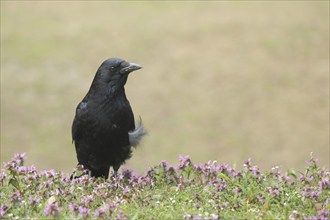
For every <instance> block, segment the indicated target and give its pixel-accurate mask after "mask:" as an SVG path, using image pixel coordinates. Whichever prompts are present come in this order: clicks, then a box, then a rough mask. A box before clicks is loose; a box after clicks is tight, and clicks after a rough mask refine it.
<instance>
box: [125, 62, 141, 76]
mask: <svg viewBox="0 0 330 220" xmlns="http://www.w3.org/2000/svg"><path fill="white" fill-rule="evenodd" d="M141 68H142V66H140V65H139V64H136V63H128V66H126V67H124V68H122V69H121V70H120V74H129V73H130V72H133V71H135V70H139V69H141Z"/></svg>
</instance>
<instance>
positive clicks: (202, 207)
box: [0, 154, 330, 219]
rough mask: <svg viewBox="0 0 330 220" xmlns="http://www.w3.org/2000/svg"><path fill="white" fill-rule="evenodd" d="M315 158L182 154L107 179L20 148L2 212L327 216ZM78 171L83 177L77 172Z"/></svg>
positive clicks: (325, 187)
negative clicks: (61, 168) (61, 167)
mask: <svg viewBox="0 0 330 220" xmlns="http://www.w3.org/2000/svg"><path fill="white" fill-rule="evenodd" d="M316 161H317V160H316V159H315V158H313V157H311V159H310V160H309V161H308V165H307V166H306V169H305V171H304V173H299V172H296V171H294V170H290V171H287V172H283V171H281V170H279V169H278V168H276V167H274V168H272V169H271V170H270V171H267V172H264V173H262V172H260V170H259V168H258V167H257V166H256V165H254V164H252V162H251V160H250V159H249V160H247V161H245V162H244V168H243V169H242V170H238V169H235V168H233V167H231V166H229V165H228V164H219V163H217V162H216V161H213V162H212V161H209V162H207V163H204V164H194V163H193V162H192V161H191V160H190V158H189V157H188V156H186V157H182V156H180V161H179V164H178V165H177V166H174V167H173V166H171V165H170V164H168V162H166V161H163V162H162V163H160V164H159V165H158V166H155V167H154V168H151V169H149V171H148V173H147V174H146V175H145V176H140V175H137V174H135V173H134V172H132V171H131V170H124V171H123V173H122V174H120V175H119V176H118V177H117V178H110V180H104V179H101V178H99V179H94V178H89V177H88V176H87V175H82V174H83V173H82V172H81V171H79V170H77V171H76V175H77V176H79V175H80V177H79V178H76V179H74V180H69V177H68V175H67V174H65V173H62V172H58V171H54V170H48V171H37V170H36V169H35V168H34V167H33V166H32V167H26V166H24V156H23V155H20V154H17V155H15V157H14V158H13V159H12V160H11V161H9V162H8V163H6V164H5V165H4V166H5V169H3V170H2V171H1V175H0V185H1V192H0V194H1V197H0V198H1V199H0V204H1V205H0V217H2V218H5V219H7V218H10V219H13V218H22V217H23V218H38V219H39V218H43V219H44V218H47V219H68V218H70V219H90V218H96V217H97V218H104V219H127V218H128V219H302V218H307V219H308V218H311V219H313V218H316V217H317V218H318V219H327V218H328V215H329V214H330V204H329V195H330V173H329V170H327V169H321V168H320V167H319V166H318V165H317V162H316ZM81 175H82V176H81Z"/></svg>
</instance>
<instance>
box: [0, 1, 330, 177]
mask: <svg viewBox="0 0 330 220" xmlns="http://www.w3.org/2000/svg"><path fill="white" fill-rule="evenodd" d="M114 56H117V57H122V58H125V59H127V60H129V61H132V62H136V63H139V64H141V65H142V66H143V69H142V70H140V71H138V72H136V73H134V74H132V75H131V76H130V79H129V81H128V84H127V86H126V91H127V96H128V98H129V100H130V102H131V104H132V108H133V111H134V113H135V115H136V116H137V117H138V115H141V117H142V119H143V122H144V124H145V126H146V128H147V129H148V131H149V136H147V137H146V138H145V139H144V141H143V144H142V146H141V148H139V149H137V150H136V151H135V152H134V155H133V157H132V159H131V160H130V161H129V162H128V163H127V164H126V168H134V170H135V171H136V172H139V173H143V172H145V171H146V169H147V167H150V166H153V165H154V164H157V163H158V162H159V161H161V160H168V161H169V162H171V163H174V162H175V161H176V155H178V154H182V155H186V154H189V155H190V156H191V158H193V159H194V161H196V162H203V161H208V160H217V161H221V162H227V163H229V164H234V163H238V164H239V163H240V161H242V160H243V159H245V158H248V157H252V158H254V160H255V161H256V162H257V163H258V165H259V166H260V168H261V169H265V170H268V169H270V168H271V167H273V166H275V165H279V166H280V167H281V168H283V169H287V168H290V167H295V168H297V169H298V170H302V169H303V168H304V163H303V161H304V159H305V155H308V153H309V152H311V151H312V152H314V153H315V156H316V157H317V158H319V160H320V161H319V163H320V165H323V166H327V167H329V2H328V1H310V2H306V1H304V2H303V1H299V2H296V1H292V2H282V1H281V2H276V1H271V2H241V1H238V2H196V1H194V2H135V1H134V2H111V1H109V2H88V1H87V2H86V1H83V2H81V1H79V2H65V1H59V2H58V1H54V2H42V1H1V137H0V138H1V160H2V161H8V160H9V159H10V158H11V155H13V153H15V152H23V151H24V152H27V153H28V155H29V158H28V160H27V161H26V163H27V165H31V164H34V165H35V166H36V167H37V168H38V169H56V170H61V171H64V172H71V170H72V168H73V167H74V166H75V165H76V159H75V152H74V146H73V145H72V144H71V135H70V129H71V123H72V119H73V117H74V111H75V107H76V105H77V104H78V102H79V101H80V100H81V99H82V98H83V96H84V95H85V93H86V92H87V90H88V88H89V86H90V83H91V81H92V79H93V76H94V73H95V71H96V69H97V68H98V66H99V65H100V63H101V62H102V61H103V60H105V59H106V58H108V57H114Z"/></svg>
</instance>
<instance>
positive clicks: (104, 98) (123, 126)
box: [72, 58, 146, 179]
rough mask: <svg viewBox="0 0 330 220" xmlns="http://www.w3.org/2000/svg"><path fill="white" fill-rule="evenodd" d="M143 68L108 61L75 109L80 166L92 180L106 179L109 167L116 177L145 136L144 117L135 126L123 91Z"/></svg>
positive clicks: (75, 137)
mask: <svg viewBox="0 0 330 220" xmlns="http://www.w3.org/2000/svg"><path fill="white" fill-rule="evenodd" d="M141 68H142V67H141V66H140V65H138V64H135V63H129V62H127V61H125V60H122V59H119V58H111V59H108V60H105V61H104V62H103V63H102V64H101V66H100V67H99V69H98V70H97V72H96V74H95V77H94V80H93V82H92V84H91V87H90V89H89V91H88V92H87V94H86V96H85V97H84V99H83V100H82V101H81V102H80V103H79V104H78V106H77V108H76V115H75V118H74V120H73V124H72V139H73V142H74V144H75V148H76V153H77V158H78V164H79V165H83V166H84V169H86V170H87V171H88V173H89V174H90V175H91V176H92V177H103V178H105V179H107V178H108V175H109V169H110V167H113V170H114V176H116V175H117V171H118V169H119V167H120V166H121V165H122V164H124V163H125V161H126V160H127V159H129V158H130V157H131V154H132V147H136V146H137V145H138V144H139V142H140V140H141V138H142V137H143V136H144V135H145V134H146V131H145V129H144V127H143V124H142V120H141V117H140V120H139V122H138V124H137V126H135V122H134V115H133V112H132V108H131V106H130V103H129V101H128V100H127V98H126V94H125V89H124V86H125V84H126V81H127V78H128V75H129V73H131V72H133V71H135V70H138V69H141Z"/></svg>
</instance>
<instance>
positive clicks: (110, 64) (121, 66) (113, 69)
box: [94, 58, 142, 87]
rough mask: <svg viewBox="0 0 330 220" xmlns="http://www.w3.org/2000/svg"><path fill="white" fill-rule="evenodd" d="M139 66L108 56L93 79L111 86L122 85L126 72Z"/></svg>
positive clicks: (139, 67)
mask: <svg viewBox="0 0 330 220" xmlns="http://www.w3.org/2000/svg"><path fill="white" fill-rule="evenodd" d="M141 68H142V67H141V66H140V65H138V64H136V63H130V62H127V61H125V60H123V59H120V58H110V59H107V60H105V61H104V62H103V63H102V64H101V66H100V67H99V69H98V70H97V73H96V76H95V79H94V81H95V80H96V81H98V83H102V84H104V83H105V84H107V85H109V86H111V87H113V86H115V87H123V86H124V85H125V83H126V81H127V77H128V74H129V73H131V72H133V71H135V70H138V69H141Z"/></svg>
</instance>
